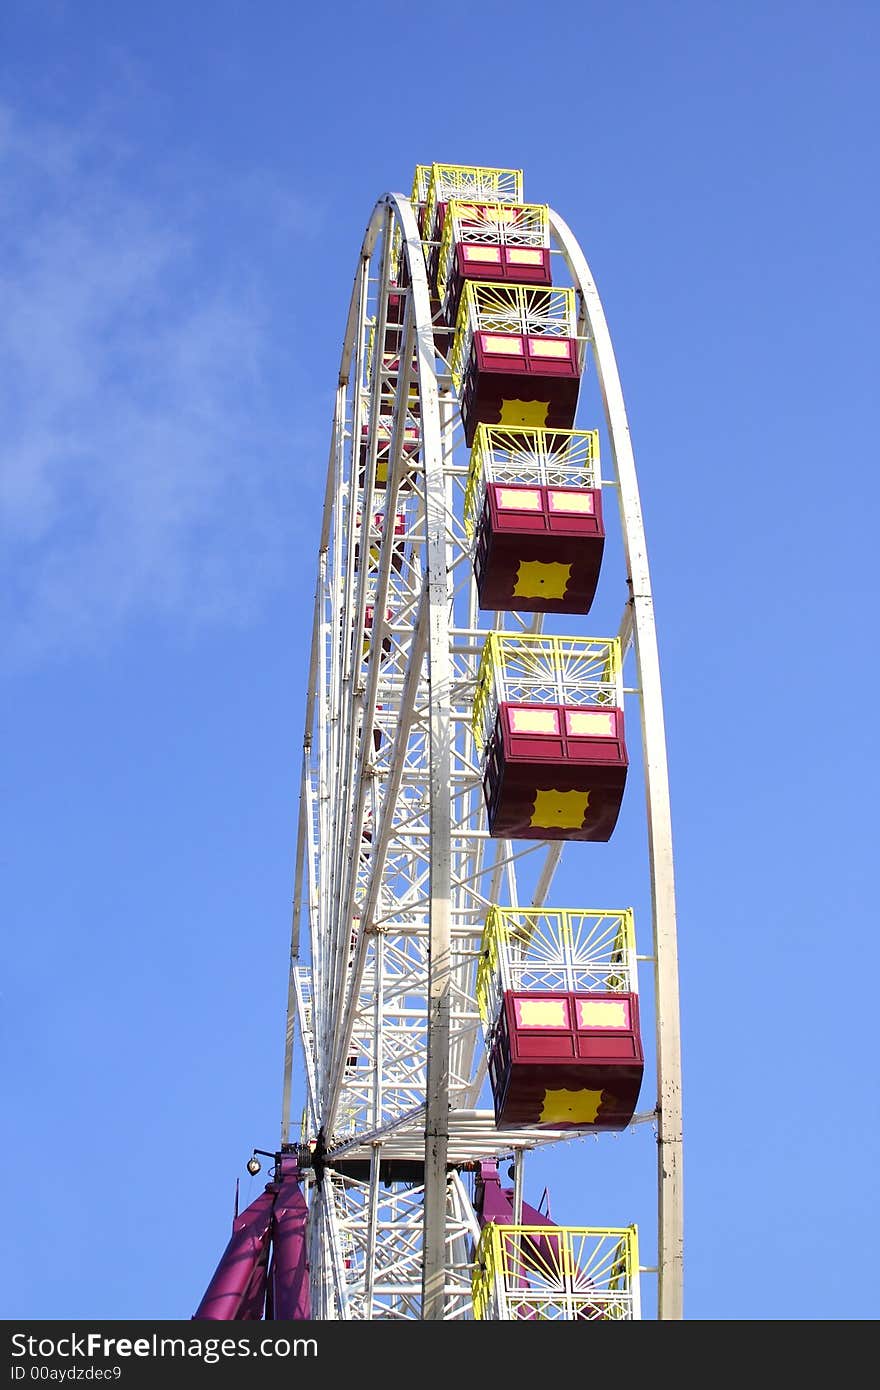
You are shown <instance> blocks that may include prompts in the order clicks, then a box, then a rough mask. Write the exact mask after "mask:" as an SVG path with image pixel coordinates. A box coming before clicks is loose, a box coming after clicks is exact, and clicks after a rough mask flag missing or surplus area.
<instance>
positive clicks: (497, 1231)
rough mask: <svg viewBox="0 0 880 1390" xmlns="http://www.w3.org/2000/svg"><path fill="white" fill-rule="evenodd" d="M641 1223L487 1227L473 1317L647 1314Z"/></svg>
mask: <svg viewBox="0 0 880 1390" xmlns="http://www.w3.org/2000/svg"><path fill="white" fill-rule="evenodd" d="M638 1274H639V1249H638V1233H637V1228H636V1227H635V1226H634V1225H633V1226H624V1227H601V1226H543V1225H516V1226H514V1225H500V1224H496V1223H495V1222H489V1223H488V1224H487V1225H485V1226H484V1227H483V1230H482V1232H481V1233H480V1240H479V1243H478V1245H477V1250H476V1255H475V1259H474V1268H473V1271H472V1274H471V1296H472V1299H473V1308H474V1317H475V1318H477V1319H485V1318H489V1317H494V1318H499V1317H500V1318H501V1319H515V1318H535V1317H537V1318H539V1319H540V1318H563V1317H566V1316H567V1317H568V1318H569V1319H572V1320H573V1319H575V1318H577V1319H582V1318H595V1319H597V1320H598V1319H609V1320H615V1321H616V1320H621V1319H634V1318H638V1317H639V1316H640V1315H641V1304H640V1298H639V1287H638Z"/></svg>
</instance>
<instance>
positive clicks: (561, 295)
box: [450, 280, 577, 390]
mask: <svg viewBox="0 0 880 1390" xmlns="http://www.w3.org/2000/svg"><path fill="white" fill-rule="evenodd" d="M479 331H482V332H486V333H520V334H523V335H525V336H527V337H530V338H576V337H577V307H576V303H575V293H574V290H573V289H570V288H564V289H559V288H557V287H555V286H551V285H508V284H506V283H505V282H504V281H503V280H466V281H465V284H464V290H463V292H462V296H461V303H460V304H459V306H458V315H457V317H456V321H455V337H454V339H453V343H452V357H451V358H450V369H451V371H452V380H453V382H454V384H455V388H456V390H459V389H460V387H461V383H462V379H463V377H464V373H465V369H466V367H467V362H468V355H469V353H470V348H471V339H472V337H473V335H474V333H475V332H479Z"/></svg>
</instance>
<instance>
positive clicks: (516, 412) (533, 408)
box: [498, 400, 550, 430]
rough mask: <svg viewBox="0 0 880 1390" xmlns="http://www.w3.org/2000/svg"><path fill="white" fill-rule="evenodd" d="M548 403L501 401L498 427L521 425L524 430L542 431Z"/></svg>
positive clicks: (548, 406)
mask: <svg viewBox="0 0 880 1390" xmlns="http://www.w3.org/2000/svg"><path fill="white" fill-rule="evenodd" d="M549 409H550V402H549V401H520V400H513V401H502V402H501V419H500V420H499V421H498V423H499V425H522V426H524V427H525V428H526V429H535V430H539V429H542V428H543V427H544V426H545V425H546V423H547V411H548V410H549Z"/></svg>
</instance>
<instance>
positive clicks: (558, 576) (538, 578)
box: [513, 560, 571, 598]
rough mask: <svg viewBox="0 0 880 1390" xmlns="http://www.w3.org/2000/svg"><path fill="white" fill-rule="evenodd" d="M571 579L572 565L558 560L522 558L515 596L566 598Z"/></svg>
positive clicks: (514, 587)
mask: <svg viewBox="0 0 880 1390" xmlns="http://www.w3.org/2000/svg"><path fill="white" fill-rule="evenodd" d="M570 579H571V565H563V564H560V563H559V561H558V560H521V561H520V564H519V569H518V570H517V574H516V583H515V584H514V586H513V594H514V598H565V591H566V589H567V588H568V581H569V580H570Z"/></svg>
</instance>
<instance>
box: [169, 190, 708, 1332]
mask: <svg viewBox="0 0 880 1390" xmlns="http://www.w3.org/2000/svg"><path fill="white" fill-rule="evenodd" d="M590 373H592V374H593V377H594V381H595V386H596V388H597V401H598V402H599V403H600V410H599V414H600V415H601V418H595V419H592V420H585V419H581V418H579V416H580V415H582V414H583V407H584V399H585V393H584V391H583V390H582V386H583V383H584V380H585V378H586V377H587V376H588V374H590ZM614 495H616V498H617V504H618V505H617V507H616V509H615V508H613V506H612V505H610V504H609V501H608V498H609V497H613V496H614ZM615 513H616V520H615ZM615 526H616V527H617V531H616V533H615V531H614V528H615ZM612 534H616V537H617V539H616V544H617V547H618V552H619V555H620V557H621V559H622V568H623V570H624V573H623V575H622V576H619V577H618V579H617V580H616V581H615V577H614V575H607V574H606V573H605V570H606V569H607V565H606V566H603V559H606V558H607V554H608V550H607V548H606V541H609V540H610V538H611V536H612ZM615 582H616V583H617V589H618V590H619V593H618V594H617V595H614V594H613V593H611V589H612V588H613V586H614V584H615ZM597 592H603V593H605V594H606V595H607V594H611V599H610V605H611V607H612V608H613V609H614V611H615V612H616V613H617V617H616V618H615V622H614V624H613V625H612V628H611V630H608V631H605V632H604V633H602V634H601V635H599V636H596V635H592V631H591V627H590V620H589V614H590V612H591V609H593V605H594V600H595V598H596V594H597ZM605 607H606V608H608V607H609V602H608V600H607V597H606V603H605ZM587 633H589V634H590V635H585V634H587ZM636 749H637V750H638V757H634V756H633V753H634V752H635V750H636ZM639 779H641V781H642V783H643V790H642V794H641V801H642V802H643V804H644V806H645V807H646V814H645V822H644V836H643V842H642V844H641V846H640V847H639V854H640V856H641V858H642V861H643V865H644V867H645V870H646V876H647V879H648V881H649V884H650V890H649V895H648V901H649V913H646V914H644V915H645V917H647V916H648V915H649V916H650V921H648V920H642V919H641V918H640V919H639V920H636V914H635V913H634V912H633V910H632V909H631V908H630V907H628V906H624V905H623V904H625V903H627V902H628V901H630V889H629V885H628V883H627V882H626V880H625V877H624V878H623V879H622V880H621V881H620V883H619V887H618V888H617V895H616V897H615V899H614V900H613V901H611V902H598V903H597V902H595V901H592V899H589V900H586V901H571V900H570V890H569V896H568V897H565V898H560V897H559V896H558V893H557V891H556V885H557V884H558V883H559V882H560V881H561V875H560V874H559V872H558V871H559V869H560V865H561V862H562V859H563V855H565V857H566V865H568V864H570V863H572V862H576V857H577V856H579V855H597V854H601V853H602V850H601V848H599V847H600V846H601V845H603V844H607V843H608V842H609V841H610V840H611V839H612V837H613V835H614V832H615V828H616V826H617V823H618V819H619V816H620V812H621V807H622V806H623V805H624V798H627V799H631V798H634V797H635V798H638V797H639V796H640V792H639V788H638V787H637V786H636V785H635V783H636V782H637V781H638V780H639ZM587 844H589V846H590V848H589V849H587V847H586V846H587ZM569 881H571V882H575V883H580V882H583V883H585V884H589V875H588V874H587V873H584V874H582V875H581V874H578V873H575V874H572V875H570V876H569ZM637 938H638V947H637ZM640 970H641V971H642V972H645V971H648V972H649V984H650V988H649V989H648V990H647V991H646V990H645V989H643V990H642V991H641V992H640V989H639V976H640ZM643 979H644V976H643ZM646 994H647V995H648V996H649V999H648V1002H647V1004H646V1003H645V998H646ZM640 1003H641V1008H640ZM648 1079H650V1084H651V1086H652V1087H653V1089H654V1092H655V1093H653V1094H650V1095H646V1094H645V1087H646V1083H647V1081H648ZM282 1110H283V1114H282V1132H281V1143H280V1146H279V1149H278V1151H277V1153H275V1154H274V1155H273V1158H274V1168H273V1170H272V1173H271V1178H272V1181H271V1182H270V1183H269V1184H268V1185H267V1187H266V1189H265V1192H264V1193H263V1194H262V1196H261V1197H259V1198H258V1199H257V1201H256V1202H254V1203H252V1204H251V1206H249V1207H248V1208H247V1209H246V1211H245V1212H244V1213H242V1214H241V1215H240V1216H239V1215H238V1214H237V1215H236V1219H235V1222H234V1226H233V1235H232V1238H231V1240H230V1242H229V1245H228V1246H227V1249H226V1251H225V1253H224V1255H223V1258H222V1259H221V1261H220V1263H219V1265H218V1267H217V1271H216V1273H215V1275H214V1278H213V1279H212V1281H211V1283H210V1285H209V1287H208V1290H207V1291H206V1294H205V1296H204V1298H203V1299H202V1302H201V1304H200V1306H199V1310H198V1311H197V1313H196V1314H195V1316H196V1317H199V1318H259V1317H270V1318H271V1317H284V1318H291V1317H294V1318H308V1317H311V1318H322V1319H359V1320H375V1319H471V1318H476V1319H491V1320H498V1319H502V1320H503V1319H521V1318H524V1319H536V1318H537V1319H558V1320H589V1319H599V1318H614V1319H637V1318H639V1317H641V1316H643V1311H642V1310H643V1304H644V1300H643V1287H644V1284H645V1282H646V1281H647V1280H648V1279H651V1280H653V1281H655V1286H654V1290H653V1296H652V1300H651V1302H652V1306H653V1307H655V1308H656V1316H657V1317H659V1318H663V1319H677V1318H681V1317H682V1316H683V1292H682V1176H681V1152H682V1121H681V1085H680V1041H679V1003H678V964H677V944H676V920H675V892H674V878H673V863H672V834H671V819H670V805H669V789H668V775H667V758H666V740H665V731H664V719H663V704H662V693H661V684H660V669H659V660H658V648H657V640H656V633H655V625H654V614H653V602H652V595H651V585H650V576H649V571H648V561H647V553H646V547H645V538H644V529H643V523H642V515H641V506H640V500H639V492H638V486H637V479H636V470H635V462H634V457H633V450H632V445H631V442H630V435H629V429H628V424H627V417H626V411H625V407H624V401H623V395H622V391H621V386H620V381H619V377H618V372H617V366H616V362H615V357H614V352H613V349H612V344H611V338H610V336H609V332H608V328H607V325H606V321H605V315H604V312H603V309H602V305H601V302H600V299H599V295H598V293H597V290H596V287H595V284H594V282H593V279H592V276H591V273H590V270H589V268H588V266H587V263H586V261H585V259H584V256H583V254H582V252H581V249H580V247H579V245H578V243H577V241H576V239H575V237H574V235H573V234H572V232H571V231H570V230H569V228H568V226H567V225H566V223H565V222H564V221H563V220H562V218H561V217H560V216H559V215H558V214H557V213H556V212H555V211H554V210H553V209H552V208H550V207H549V206H547V205H544V204H532V203H529V202H527V201H526V198H525V192H524V188H523V176H522V171H520V170H515V169H496V168H483V167H479V166H462V165H448V164H430V165H420V166H418V167H417V169H416V172H415V178H414V182H413V188H412V193H411V196H410V197H409V198H407V197H406V196H404V195H402V194H399V193H389V194H386V195H385V196H383V197H381V198H380V199H379V200H378V201H377V203H376V205H375V207H374V209H373V211H372V214H371V216H370V219H369V222H368V225H367V229H366V233H365V236H364V240H363V244H362V246H361V250H360V255H359V259H358V263H357V271H356V274H355V280H354V287H353V292H352V296H351V302H350V307H349V312H348V318H347V322H346V325H345V334H344V341H343V348H342V358H341V363H340V368H339V379H338V385H337V389H336V405H335V412H334V417H333V426H332V433H331V441H330V451H329V462H328V469H327V482H326V491H325V499H324V510H323V520H322V523H321V531H320V540H319V545H318V567H317V581H316V588H315V595H314V617H313V627H312V642H311V652H310V661H309V672H308V680H307V696H306V719H305V737H304V752H303V764H302V785H301V794H300V819H299V829H298V840H297V855H296V878H295V886H294V909H293V928H292V949H291V967H290V989H289V1010H288V1021H287V1047H286V1056H285V1069H284V1093H283V1107H282ZM640 1124H641V1125H644V1124H649V1125H650V1126H651V1127H652V1129H653V1131H654V1134H655V1136H656V1141H657V1142H656V1157H655V1158H654V1157H652V1165H653V1164H655V1165H656V1168H655V1173H654V1178H652V1181H654V1179H655V1180H656V1190H657V1202H656V1211H657V1223H656V1229H648V1230H646V1229H644V1226H642V1227H641V1228H640V1227H637V1225H636V1224H634V1223H633V1224H625V1225H617V1226H614V1225H611V1226H607V1225H603V1224H602V1211H601V1209H600V1208H601V1202H600V1201H599V1200H598V1198H597V1196H596V1194H595V1193H591V1194H590V1196H589V1206H590V1209H589V1210H585V1211H584V1216H583V1220H584V1224H583V1225H563V1224H559V1223H557V1222H554V1221H553V1220H552V1219H551V1217H550V1214H549V1211H545V1210H542V1209H541V1207H542V1203H541V1202H538V1204H537V1205H534V1204H533V1203H532V1202H530V1201H529V1200H527V1182H528V1165H529V1163H530V1161H531V1159H532V1157H533V1156H534V1155H536V1154H541V1155H547V1154H552V1153H553V1152H554V1151H555V1149H556V1146H561V1145H571V1144H572V1143H576V1144H577V1143H580V1142H581V1141H582V1140H585V1139H586V1138H589V1137H590V1136H592V1137H596V1136H598V1137H599V1142H600V1144H601V1143H602V1142H604V1140H605V1137H606V1136H608V1135H613V1134H618V1135H619V1134H620V1133H621V1132H623V1131H625V1130H627V1129H629V1128H631V1127H633V1126H636V1125H640ZM255 1152H256V1151H255ZM587 1161H588V1156H587V1160H585V1162H587ZM252 1163H253V1165H254V1166H255V1167H258V1166H259V1164H258V1160H256V1158H255V1159H254V1160H252ZM508 1165H509V1166H508ZM508 1183H509V1184H510V1185H508ZM586 1201H587V1197H586V1196H585V1202H586Z"/></svg>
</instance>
